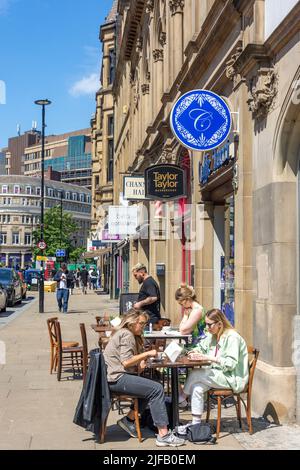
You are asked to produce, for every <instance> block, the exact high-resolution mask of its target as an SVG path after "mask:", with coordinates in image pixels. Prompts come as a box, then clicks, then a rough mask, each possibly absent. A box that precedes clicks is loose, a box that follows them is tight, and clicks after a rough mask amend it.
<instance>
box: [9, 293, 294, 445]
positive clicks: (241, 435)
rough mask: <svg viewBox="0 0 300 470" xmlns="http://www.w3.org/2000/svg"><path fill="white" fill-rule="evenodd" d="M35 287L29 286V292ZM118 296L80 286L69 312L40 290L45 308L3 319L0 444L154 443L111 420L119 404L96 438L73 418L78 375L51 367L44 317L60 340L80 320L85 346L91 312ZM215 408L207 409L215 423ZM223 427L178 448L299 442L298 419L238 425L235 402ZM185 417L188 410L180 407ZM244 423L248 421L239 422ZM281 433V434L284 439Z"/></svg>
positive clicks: (107, 307)
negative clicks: (202, 441)
mask: <svg viewBox="0 0 300 470" xmlns="http://www.w3.org/2000/svg"><path fill="white" fill-rule="evenodd" d="M36 295H37V294H36V293H34V294H33V296H36ZM118 311H119V306H118V302H115V301H112V300H110V299H109V297H108V296H106V295H101V296H98V295H96V294H95V293H94V292H89V293H88V295H86V296H83V295H81V294H80V293H79V292H76V293H75V295H73V296H71V297H70V313H68V314H67V315H65V314H62V313H58V312H57V306H56V299H55V295H54V294H52V293H46V294H45V313H44V314H40V313H38V302H36V301H35V302H32V303H31V304H30V303H28V305H26V309H25V310H24V311H23V312H21V311H20V312H18V315H16V316H15V317H14V318H13V319H12V320H11V321H10V322H9V323H7V324H6V325H4V326H3V325H2V326H1V329H0V340H2V341H5V343H6V348H7V363H6V365H4V366H2V365H1V366H0V449H20V450H22V449H74V450H78V449H81V450H84V449H91V450H97V451H102V450H112V451H113V450H136V449H137V448H138V449H145V450H157V447H156V446H155V435H154V434H153V433H152V432H151V431H150V430H148V429H146V428H144V429H142V434H143V437H144V441H143V442H142V443H141V444H139V443H138V441H137V440H136V439H132V438H130V437H129V436H127V435H126V433H124V431H123V430H122V429H121V428H119V426H117V424H116V423H117V420H118V419H120V417H121V416H120V415H118V412H117V411H111V412H110V415H109V419H108V427H107V434H106V442H105V443H104V444H98V443H95V442H94V439H93V435H92V434H91V433H90V432H87V431H85V430H84V429H82V428H80V427H79V426H76V425H74V424H73V416H74V412H75V408H76V405H77V402H78V399H79V396H80V393H81V389H82V380H81V379H80V380H74V379H73V376H72V374H71V375H70V374H69V375H68V374H63V380H62V381H61V382H58V381H57V377H56V374H52V375H50V374H49V360H50V348H49V337H48V330H47V325H46V320H47V318H49V317H52V316H57V317H58V318H59V320H60V322H61V328H62V335H63V340H65V341H66V340H72V341H78V342H79V343H81V336H80V330H79V323H85V325H86V331H87V339H88V345H89V349H93V348H95V347H97V346H98V344H97V342H98V335H97V333H95V332H94V331H93V330H92V329H91V327H90V325H91V324H94V323H95V316H96V315H99V314H103V313H104V312H109V314H112V313H115V314H118ZM215 414H216V410H212V415H211V416H212V420H213V421H212V423H213V424H214V419H215ZM222 415H223V418H222V433H221V436H220V438H219V440H218V444H217V445H216V446H207V445H206V446H205V445H204V446H201V447H200V446H195V445H194V444H192V443H188V444H187V445H186V446H184V447H182V450H193V451H195V452H199V451H201V452H202V451H203V450H205V451H206V450H223V449H226V450H227V449H228V450H229V449H230V450H233V449H239V450H240V449H262V448H270V449H272V448H281V447H282V446H283V442H284V441H285V440H288V442H289V445H290V448H299V443H300V431H299V427H297V426H292V427H288V426H282V427H274V426H272V425H270V423H267V422H265V421H264V420H261V418H260V417H256V416H254V421H253V424H254V431H255V432H254V434H253V435H252V436H250V435H249V434H248V432H246V431H244V432H241V431H240V429H239V427H238V423H237V421H236V419H235V409H234V407H233V408H228V409H224V410H223V409H222ZM180 416H181V419H182V420H183V421H184V420H189V419H190V417H191V416H190V412H181V413H180ZM245 429H246V426H245ZM284 437H287V439H284Z"/></svg>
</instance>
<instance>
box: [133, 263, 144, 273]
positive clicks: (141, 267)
mask: <svg viewBox="0 0 300 470" xmlns="http://www.w3.org/2000/svg"><path fill="white" fill-rule="evenodd" d="M134 271H145V273H146V272H147V268H146V266H145V265H144V264H143V263H137V264H136V265H135V266H133V268H132V272H134Z"/></svg>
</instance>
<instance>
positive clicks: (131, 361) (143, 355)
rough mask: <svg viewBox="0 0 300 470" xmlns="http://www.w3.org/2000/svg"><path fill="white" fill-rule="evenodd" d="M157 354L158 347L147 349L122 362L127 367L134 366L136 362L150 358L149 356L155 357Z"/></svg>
mask: <svg viewBox="0 0 300 470" xmlns="http://www.w3.org/2000/svg"><path fill="white" fill-rule="evenodd" d="M156 355H157V351H156V349H151V351H145V352H143V353H141V354H136V355H135V356H132V357H130V358H129V359H126V360H125V361H124V362H122V364H123V366H124V367H125V369H128V368H130V367H132V366H135V365H136V364H139V363H140V362H141V361H143V360H145V359H148V357H155V356H156Z"/></svg>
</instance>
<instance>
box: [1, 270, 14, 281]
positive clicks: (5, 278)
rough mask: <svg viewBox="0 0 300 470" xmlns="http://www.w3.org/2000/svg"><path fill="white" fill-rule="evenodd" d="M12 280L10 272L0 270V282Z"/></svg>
mask: <svg viewBox="0 0 300 470" xmlns="http://www.w3.org/2000/svg"><path fill="white" fill-rule="evenodd" d="M11 278H12V273H11V271H6V270H4V269H0V282H6V283H7V282H10V281H11Z"/></svg>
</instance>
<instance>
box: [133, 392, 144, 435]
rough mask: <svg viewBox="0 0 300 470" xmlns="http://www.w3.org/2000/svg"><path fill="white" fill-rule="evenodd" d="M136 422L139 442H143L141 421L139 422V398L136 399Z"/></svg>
mask: <svg viewBox="0 0 300 470" xmlns="http://www.w3.org/2000/svg"><path fill="white" fill-rule="evenodd" d="M133 403H134V409H133V410H134V420H135V427H136V432H137V435H138V439H139V442H142V433H141V428H140V420H139V401H138V399H137V398H135V399H134V402H133Z"/></svg>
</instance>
